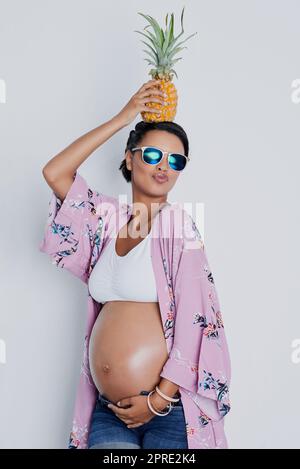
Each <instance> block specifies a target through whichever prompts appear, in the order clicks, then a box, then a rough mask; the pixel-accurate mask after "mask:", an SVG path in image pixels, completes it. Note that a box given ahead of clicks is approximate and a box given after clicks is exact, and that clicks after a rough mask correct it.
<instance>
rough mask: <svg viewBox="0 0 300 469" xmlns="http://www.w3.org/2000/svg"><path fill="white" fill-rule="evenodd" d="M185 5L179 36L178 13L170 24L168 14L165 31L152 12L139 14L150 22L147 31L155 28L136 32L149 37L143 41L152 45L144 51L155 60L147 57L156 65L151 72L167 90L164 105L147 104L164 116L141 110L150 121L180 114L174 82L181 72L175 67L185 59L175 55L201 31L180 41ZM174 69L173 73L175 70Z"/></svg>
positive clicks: (171, 19)
mask: <svg viewBox="0 0 300 469" xmlns="http://www.w3.org/2000/svg"><path fill="white" fill-rule="evenodd" d="M184 8H185V7H183V9H182V13H181V33H180V34H178V36H176V37H174V34H173V31H174V13H172V14H171V18H170V22H169V24H168V15H169V14H167V16H166V29H165V32H164V31H163V29H162V28H161V27H160V26H159V24H158V23H157V21H156V20H155V19H154V18H152V17H151V16H150V15H144V14H143V13H140V12H139V13H138V14H139V15H142V16H143V17H144V18H145V19H146V20H147V21H148V22H149V23H150V24H148V25H147V26H145V28H144V30H146V29H147V28H149V27H152V29H153V32H150V31H146V33H147V34H146V33H144V32H141V31H134V32H136V33H139V34H142V35H143V36H145V37H146V38H147V40H148V42H146V41H141V42H143V43H144V44H146V46H147V47H148V48H149V50H145V49H144V50H143V52H146V54H148V55H149V56H150V57H151V60H150V59H148V58H146V59H144V60H146V61H147V62H148V63H149V64H150V65H154V67H155V68H152V69H151V70H150V72H149V75H151V77H152V79H155V80H160V83H158V84H157V85H156V86H157V87H158V88H160V89H161V90H162V91H163V92H165V93H166V95H167V97H166V102H167V104H166V105H162V104H161V103H155V102H154V103H146V106H147V107H152V108H156V109H160V110H161V113H160V116H158V114H157V113H154V112H150V111H149V112H147V111H143V112H141V116H142V118H143V120H144V121H146V122H162V121H173V120H174V117H175V115H176V110H177V102H178V96H177V90H176V87H175V85H174V83H172V79H173V76H174V74H175V75H176V78H177V79H178V76H177V73H176V71H175V70H174V68H172V67H173V66H174V64H175V63H176V62H178V60H181V59H182V57H179V58H176V59H174V57H175V55H176V54H178V52H179V51H181V50H182V49H187V47H179V46H181V45H182V44H183V43H184V42H185V41H187V40H188V39H190V38H191V37H192V36H194V35H195V34H197V33H194V34H191V35H190V36H189V37H187V38H186V39H185V40H184V41H182V42H179V43H177V41H178V39H179V38H180V36H182V34H183V33H184V30H183V13H184ZM172 72H173V73H172Z"/></svg>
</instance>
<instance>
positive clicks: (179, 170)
mask: <svg viewBox="0 0 300 469" xmlns="http://www.w3.org/2000/svg"><path fill="white" fill-rule="evenodd" d="M146 148H154V149H155V150H159V151H161V152H162V157H161V159H160V160H159V161H158V162H157V163H154V164H152V163H147V161H145V160H144V150H145V149H146ZM136 150H142V160H143V161H144V163H146V164H149V165H150V166H156V165H157V164H158V163H160V162H161V160H162V159H163V157H164V154H165V153H167V155H168V165H169V168H171V169H172V170H173V171H177V172H178V173H181V171H183V170H184V169H185V168H186V165H187V163H188V162H189V161H190V158H189V157H188V156H186V155H183V154H182V153H174V152H172V151H163V150H162V149H161V148H158V147H153V146H151V145H147V146H146V147H135V148H132V149H131V150H130V151H132V152H133V151H136ZM173 154H174V155H180V156H183V157H184V158H185V159H186V165H185V167H184V168H183V169H174V168H172V167H171V166H170V161H169V157H170V155H173Z"/></svg>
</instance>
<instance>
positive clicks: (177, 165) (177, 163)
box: [169, 153, 186, 171]
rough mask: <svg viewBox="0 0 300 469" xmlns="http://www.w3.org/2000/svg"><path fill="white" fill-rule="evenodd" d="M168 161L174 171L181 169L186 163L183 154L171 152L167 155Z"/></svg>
mask: <svg viewBox="0 0 300 469" xmlns="http://www.w3.org/2000/svg"><path fill="white" fill-rule="evenodd" d="M169 163H170V166H171V168H172V169H175V171H182V170H183V169H184V168H185V165H186V158H185V157H184V156H183V155H180V154H177V153H172V154H171V155H170V156H169Z"/></svg>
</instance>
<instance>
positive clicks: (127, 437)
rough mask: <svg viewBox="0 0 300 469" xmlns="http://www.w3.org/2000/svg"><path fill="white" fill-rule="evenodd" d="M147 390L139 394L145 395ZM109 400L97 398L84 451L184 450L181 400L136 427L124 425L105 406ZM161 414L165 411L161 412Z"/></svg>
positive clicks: (104, 397)
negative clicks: (166, 411)
mask: <svg viewBox="0 0 300 469" xmlns="http://www.w3.org/2000/svg"><path fill="white" fill-rule="evenodd" d="M149 392H150V391H141V392H140V394H142V395H146V394H148V393H149ZM110 402H111V401H110V400H109V399H107V397H106V396H104V395H100V394H99V395H98V398H97V402H96V405H95V409H94V412H93V414H92V420H91V425H90V431H89V438H88V449H100V448H122V449H125V448H126V449H127V448H133V449H141V448H151V449H160V448H163V449H171V448H188V442H187V435H186V425H185V418H184V411H183V406H182V402H181V400H180V401H179V402H178V403H176V405H174V407H173V409H172V410H171V411H170V413H169V414H168V415H167V416H166V417H160V416H158V415H155V416H154V417H153V418H152V419H151V420H150V421H149V422H146V423H144V424H143V425H140V426H139V427H136V428H127V424H126V423H125V422H123V421H122V420H121V419H120V418H119V417H117V416H116V415H115V413H114V411H113V410H112V409H110V408H109V407H107V404H108V403H110ZM164 411H165V410H164Z"/></svg>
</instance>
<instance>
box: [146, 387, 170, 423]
mask: <svg viewBox="0 0 300 469" xmlns="http://www.w3.org/2000/svg"><path fill="white" fill-rule="evenodd" d="M154 392H155V389H153V391H151V392H149V394H148V396H147V404H148V407H149V409H150V410H151V412H152V413H153V414H155V415H159V416H160V417H164V416H165V415H168V414H169V413H170V412H171V410H172V408H173V406H172V404H171V402H169V404H168V407H169V410H168V412H164V413H162V412H157V411H156V410H155V409H153V407H152V405H151V403H150V396H151V394H153V393H154Z"/></svg>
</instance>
